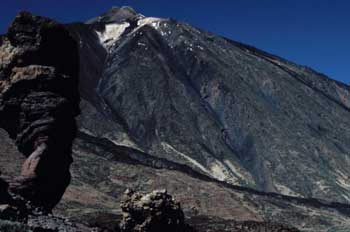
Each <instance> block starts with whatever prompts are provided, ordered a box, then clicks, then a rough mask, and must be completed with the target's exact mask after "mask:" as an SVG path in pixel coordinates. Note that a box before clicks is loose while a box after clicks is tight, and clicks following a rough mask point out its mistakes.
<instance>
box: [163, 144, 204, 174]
mask: <svg viewBox="0 0 350 232" xmlns="http://www.w3.org/2000/svg"><path fill="white" fill-rule="evenodd" d="M161 144H162V146H163V148H164V150H165V151H166V152H174V153H176V154H177V155H179V156H181V157H183V158H185V159H186V160H187V161H189V162H190V163H192V164H193V165H195V166H196V167H198V168H199V169H200V170H202V171H203V172H205V173H207V174H209V175H211V173H210V172H208V170H207V169H206V168H205V167H204V166H203V165H202V164H200V163H199V162H197V161H196V160H194V159H192V158H191V157H189V156H187V155H185V154H183V153H181V152H179V151H178V150H176V149H175V148H174V147H173V146H171V145H170V144H169V143H166V142H161Z"/></svg>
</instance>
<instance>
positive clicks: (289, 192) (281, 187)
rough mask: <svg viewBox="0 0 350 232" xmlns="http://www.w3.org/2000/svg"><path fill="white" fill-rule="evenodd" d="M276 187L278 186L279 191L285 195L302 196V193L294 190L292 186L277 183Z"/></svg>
mask: <svg viewBox="0 0 350 232" xmlns="http://www.w3.org/2000/svg"><path fill="white" fill-rule="evenodd" d="M275 187H276V188H277V190H278V192H280V193H282V194H283V195H287V196H293V197H300V196H301V195H300V194H298V193H296V192H294V191H293V190H291V189H290V188H288V187H286V186H284V185H281V184H278V183H275Z"/></svg>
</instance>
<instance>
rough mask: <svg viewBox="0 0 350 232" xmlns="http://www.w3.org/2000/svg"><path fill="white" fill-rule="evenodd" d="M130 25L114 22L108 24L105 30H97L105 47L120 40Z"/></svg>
mask: <svg viewBox="0 0 350 232" xmlns="http://www.w3.org/2000/svg"><path fill="white" fill-rule="evenodd" d="M129 26H130V24H129V23H127V22H125V23H121V24H118V23H114V24H107V25H106V29H105V31H104V32H102V33H101V32H98V31H96V33H97V35H98V36H99V38H100V42H101V44H103V45H104V46H105V47H110V46H111V45H113V44H114V43H115V42H116V41H118V40H119V38H120V36H121V35H122V34H123V32H124V31H125V29H126V28H128V27H129Z"/></svg>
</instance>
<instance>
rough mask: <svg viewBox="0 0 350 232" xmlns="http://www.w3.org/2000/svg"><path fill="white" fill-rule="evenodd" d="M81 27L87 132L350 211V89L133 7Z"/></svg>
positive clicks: (229, 177) (202, 170) (227, 178)
mask: <svg viewBox="0 0 350 232" xmlns="http://www.w3.org/2000/svg"><path fill="white" fill-rule="evenodd" d="M72 27H73V28H74V29H73V30H76V31H77V32H78V33H79V36H80V41H81V46H82V56H83V58H85V59H83V61H82V66H83V67H82V69H83V70H84V71H85V72H86V73H87V75H82V78H81V89H82V94H83V98H84V99H85V100H86V101H85V103H84V105H83V107H84V108H85V112H86V113H85V114H84V115H83V118H82V119H81V120H80V122H81V125H80V129H81V131H83V132H85V133H87V134H89V135H91V136H94V137H97V138H105V139H106V140H108V141H110V142H111V143H114V144H116V145H120V146H125V147H128V148H132V149H135V150H138V151H140V152H144V153H147V154H148V155H149V157H158V158H162V159H166V160H168V161H172V162H175V163H177V164H183V165H186V166H188V167H191V168H192V169H193V170H196V171H197V172H200V173H202V174H205V175H208V176H210V177H213V178H215V179H217V180H222V181H226V182H228V183H232V184H236V185H242V186H249V187H252V188H255V189H258V190H262V191H267V192H277V193H283V194H286V195H293V196H303V197H315V198H322V199H333V200H337V201H340V202H344V203H346V202H349V200H350V195H349V194H350V188H349V186H350V185H349V180H348V177H349V174H350V173H349V170H348V168H347V167H349V164H350V159H349V150H350V144H349V141H350V127H349V126H348V125H349V123H350V117H349V116H350V113H349V110H350V91H349V87H348V86H346V85H344V84H341V83H338V82H336V81H333V80H331V79H328V78H327V77H325V76H323V75H321V74H319V73H316V72H314V71H312V70H310V69H308V68H306V67H302V66H297V65H295V64H292V63H290V62H288V61H285V60H283V59H281V58H278V57H275V56H272V55H269V54H266V53H264V52H262V51H259V50H257V49H254V48H252V47H249V46H245V45H243V44H239V43H236V42H233V41H230V40H227V39H225V38H221V37H218V36H214V35H212V34H210V33H207V32H204V31H201V30H198V29H196V28H193V27H191V26H189V25H187V24H183V23H180V22H177V21H175V20H171V19H158V18H145V17H143V16H141V15H139V14H136V13H135V12H134V11H133V10H132V9H130V8H122V9H119V8H114V9H112V10H111V11H109V12H107V13H106V14H105V15H102V17H99V18H97V19H93V20H90V21H89V22H88V25H82V24H80V25H73V26H72ZM95 109H96V111H98V112H99V113H100V114H101V117H102V118H103V119H104V120H101V118H92V117H91V115H90V114H89V113H92V112H91V111H93V110H95ZM101 121H103V122H101Z"/></svg>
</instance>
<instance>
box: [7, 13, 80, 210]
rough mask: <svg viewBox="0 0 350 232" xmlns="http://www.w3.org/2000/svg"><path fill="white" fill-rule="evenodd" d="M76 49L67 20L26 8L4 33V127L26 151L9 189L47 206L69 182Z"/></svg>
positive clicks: (76, 107) (76, 94) (76, 110)
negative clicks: (64, 22)
mask: <svg viewBox="0 0 350 232" xmlns="http://www.w3.org/2000/svg"><path fill="white" fill-rule="evenodd" d="M77 49H78V47H77V45H76V42H75V40H74V39H73V38H72V37H71V36H70V34H69V32H68V31H67V30H66V29H65V28H64V26H62V25H60V24H58V23H56V22H54V21H52V20H50V19H47V18H43V17H37V16H33V15H31V14H29V13H26V12H22V13H19V14H18V15H17V17H16V18H15V20H14V22H13V23H12V25H11V26H10V28H9V30H8V33H7V34H6V35H5V36H3V37H2V38H1V39H0V127H1V128H3V129H5V130H6V131H7V133H8V134H9V136H10V138H11V139H13V140H14V141H15V144H16V146H17V147H18V150H19V151H20V152H21V153H22V154H23V155H24V156H25V157H27V159H26V161H25V163H24V164H23V167H22V172H21V174H20V175H19V176H18V177H16V178H12V179H10V180H9V182H10V183H9V184H10V187H9V189H10V192H11V193H12V194H15V195H19V196H21V197H22V198H24V199H25V200H26V201H29V202H30V203H31V204H32V205H34V206H36V207H37V206H38V207H42V208H43V209H44V210H46V211H51V210H52V208H53V207H54V206H55V205H56V204H57V203H58V202H59V200H60V199H61V197H62V195H63V193H64V192H65V189H66V187H67V186H68V184H69V182H70V172H69V167H70V164H71V162H72V157H71V147H72V142H73V139H74V137H75V134H76V123H75V116H77V115H78V113H79V92H78V75H79V73H78V69H79V57H78V50H77ZM4 189H6V183H3V181H2V183H0V191H3V190H4Z"/></svg>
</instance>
